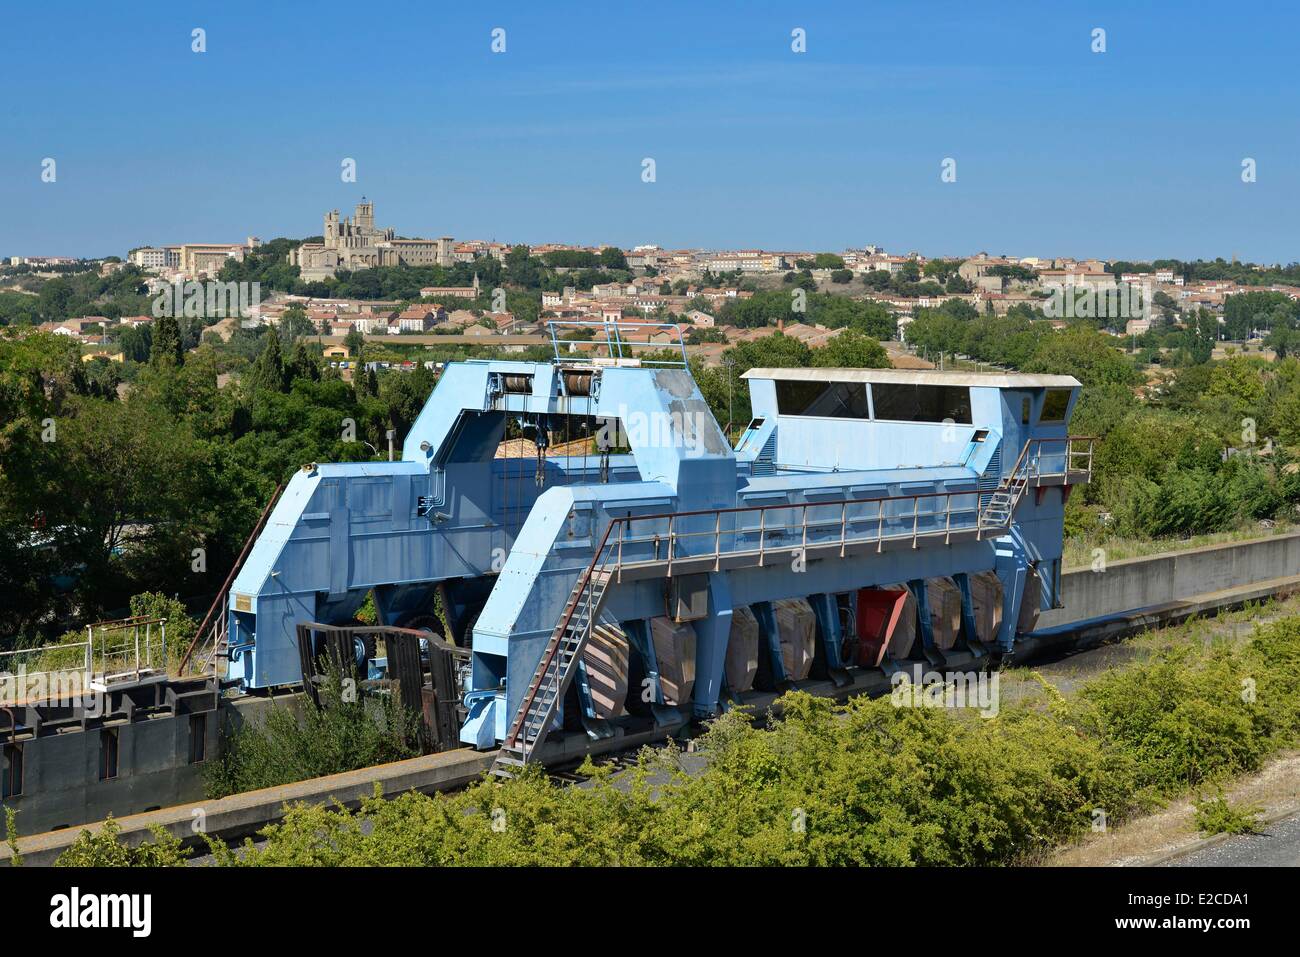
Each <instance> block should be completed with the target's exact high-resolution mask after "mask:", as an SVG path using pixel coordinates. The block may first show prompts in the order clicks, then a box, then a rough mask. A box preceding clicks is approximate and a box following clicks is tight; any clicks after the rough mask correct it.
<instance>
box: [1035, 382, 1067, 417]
mask: <svg viewBox="0 0 1300 957" xmlns="http://www.w3.org/2000/svg"><path fill="white" fill-rule="evenodd" d="M1069 407H1070V390H1069V389H1048V390H1047V396H1046V397H1045V398H1044V399H1043V414H1042V415H1041V416H1039V417H1038V421H1039V422H1043V423H1049V422H1058V423H1059V422H1064V421H1065V410H1066V409H1068V408H1069Z"/></svg>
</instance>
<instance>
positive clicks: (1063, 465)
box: [1008, 435, 1097, 481]
mask: <svg viewBox="0 0 1300 957" xmlns="http://www.w3.org/2000/svg"><path fill="white" fill-rule="evenodd" d="M1081 444H1082V447H1080V445H1081ZM1096 445H1097V437H1096V436H1095V435H1068V436H1062V437H1061V438H1056V439H1042V438H1039V439H1030V440H1029V441H1027V442H1026V443H1025V445H1024V447H1023V448H1022V449H1021V450H1020V456H1019V457H1018V458H1017V459H1016V464H1015V465H1014V466H1013V467H1012V469H1011V471H1010V472H1009V473H1008V477H1014V476H1017V475H1022V476H1024V477H1027V478H1039V477H1057V476H1063V477H1068V476H1070V475H1072V474H1075V473H1079V472H1081V473H1083V474H1085V475H1086V476H1087V478H1085V479H1084V481H1089V480H1091V478H1092V458H1093V452H1094V450H1095V449H1096ZM1047 449H1050V450H1051V451H1045V450H1047ZM1044 459H1046V461H1047V463H1048V465H1049V468H1048V470H1046V471H1044V468H1043V462H1044Z"/></svg>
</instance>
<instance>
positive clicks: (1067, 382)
mask: <svg viewBox="0 0 1300 957" xmlns="http://www.w3.org/2000/svg"><path fill="white" fill-rule="evenodd" d="M741 378H742V379H786V380H790V379H793V380H796V381H799V382H880V383H890V384H894V385H965V386H975V387H978V388H985V389H1048V388H1055V389H1061V388H1074V387H1077V386H1079V385H1080V382H1079V380H1078V379H1076V378H1074V376H1068V375H1037V374H1033V373H1025V372H990V373H985V372H939V371H937V370H934V369H803V368H795V369H750V370H749V371H748V372H746V373H744V374H743V375H742V376H741Z"/></svg>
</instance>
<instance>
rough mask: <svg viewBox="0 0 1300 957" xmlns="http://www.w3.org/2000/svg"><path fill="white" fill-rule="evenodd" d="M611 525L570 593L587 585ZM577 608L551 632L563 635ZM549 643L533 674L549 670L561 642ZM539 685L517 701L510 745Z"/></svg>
mask: <svg viewBox="0 0 1300 957" xmlns="http://www.w3.org/2000/svg"><path fill="white" fill-rule="evenodd" d="M613 527H614V522H610V523H609V524H608V525H606V526H605V534H604V535H602V536H601V539H600V545H598V546H597V547H596V553H595V554H594V555H593V556H592V558H591V561H590V562H589V563H588V564H587V567H586V568H584V569H583V570H582V575H581V576H580V577H579V583H578V584H577V585H575V586H574V589H573V592H572V594H575V595H581V594H582V593H583V592H584V591H585V590H586V588H587V585H588V584H589V583H590V582H591V575H592V573H593V572H594V571H595V569H596V563H597V562H598V561H599V560H600V556H601V554H602V553H603V552H604V551H605V544H606V543H607V542H608V541H609V532H610V529H612V528H613ZM577 610H578V602H577V601H574V603H573V604H572V605H571V606H570V607H569V610H568V611H567V612H565V614H564V620H563V621H562V622H560V624H559V626H558V628H557V629H556V631H555V632H554V633H553V634H557V635H563V634H564V632H565V631H567V630H568V628H569V622H570V621H572V620H573V613H574V612H575V611H577ZM549 644H550V645H551V648H550V649H549V651H548V653H547V655H546V660H545V661H543V662H539V664H538V667H537V668H536V669H535V670H534V671H533V674H543V675H544V674H546V672H548V671H550V669H551V662H552V661H554V660H555V655H556V653H557V652H558V651H559V650H560V644H561V642H560V641H554V642H550V643H549ZM530 684H531V682H530ZM541 687H542V685H541V682H538V684H537V686H536V687H534V688H533V689H532V691H531V692H529V693H528V694H527V695H526V697H525V700H523V701H521V702H520V703H519V711H518V712H517V713H516V714H515V717H514V721H513V723H512V725H511V728H510V732H509V733H508V734H507V735H506V743H507V744H508V745H510V746H511V747H515V746H516V742H517V740H518V737H519V732H520V731H521V730H522V729H523V724H524V718H525V716H527V714H528V712H529V710H530V709H531V708H532V706H533V702H534V701H536V700H537V692H538V691H540V690H541Z"/></svg>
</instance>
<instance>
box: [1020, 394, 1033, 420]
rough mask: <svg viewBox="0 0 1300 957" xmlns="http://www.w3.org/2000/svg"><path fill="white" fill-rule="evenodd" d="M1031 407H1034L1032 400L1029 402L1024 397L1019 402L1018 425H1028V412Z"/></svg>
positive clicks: (1028, 399) (1026, 397) (1027, 398)
mask: <svg viewBox="0 0 1300 957" xmlns="http://www.w3.org/2000/svg"><path fill="white" fill-rule="evenodd" d="M1033 405H1034V403H1033V400H1031V399H1030V398H1029V396H1025V397H1024V398H1023V399H1021V400H1020V424H1021V425H1028V424H1029V411H1030V409H1032V408H1033Z"/></svg>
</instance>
